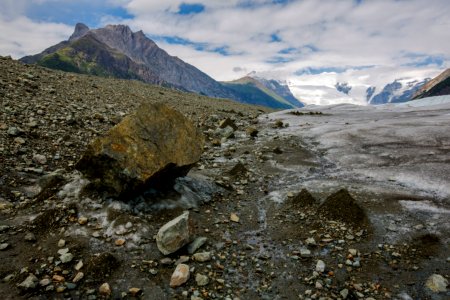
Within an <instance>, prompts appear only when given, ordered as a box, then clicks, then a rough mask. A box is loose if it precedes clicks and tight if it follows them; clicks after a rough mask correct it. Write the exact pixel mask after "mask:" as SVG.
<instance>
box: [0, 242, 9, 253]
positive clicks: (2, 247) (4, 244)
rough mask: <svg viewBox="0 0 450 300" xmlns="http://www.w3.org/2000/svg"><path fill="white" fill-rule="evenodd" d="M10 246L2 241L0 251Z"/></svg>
mask: <svg viewBox="0 0 450 300" xmlns="http://www.w3.org/2000/svg"><path fill="white" fill-rule="evenodd" d="M8 247H9V244H8V243H1V244H0V251H2V250H6V249H8Z"/></svg>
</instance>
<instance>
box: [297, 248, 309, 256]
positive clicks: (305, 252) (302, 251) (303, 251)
mask: <svg viewBox="0 0 450 300" xmlns="http://www.w3.org/2000/svg"><path fill="white" fill-rule="evenodd" d="M300 256H301V257H304V258H306V257H311V251H310V250H309V249H306V248H301V249H300Z"/></svg>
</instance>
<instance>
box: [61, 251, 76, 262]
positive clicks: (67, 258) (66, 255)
mask: <svg viewBox="0 0 450 300" xmlns="http://www.w3.org/2000/svg"><path fill="white" fill-rule="evenodd" d="M59 259H60V260H61V262H62V263H63V264H65V263H68V262H71V261H72V259H73V254H72V253H64V254H62V255H61V256H60V257H59Z"/></svg>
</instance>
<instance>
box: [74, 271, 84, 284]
mask: <svg viewBox="0 0 450 300" xmlns="http://www.w3.org/2000/svg"><path fill="white" fill-rule="evenodd" d="M83 277H84V273H83V272H78V273H77V275H75V277H74V278H73V280H72V282H75V283H77V282H78V281H80V280H81V279H83Z"/></svg>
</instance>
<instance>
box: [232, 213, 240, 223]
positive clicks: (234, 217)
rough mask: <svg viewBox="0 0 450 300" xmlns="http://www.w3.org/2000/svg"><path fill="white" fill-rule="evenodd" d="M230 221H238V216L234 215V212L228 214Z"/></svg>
mask: <svg viewBox="0 0 450 300" xmlns="http://www.w3.org/2000/svg"><path fill="white" fill-rule="evenodd" d="M230 221H231V222H235V223H239V217H238V215H236V214H235V213H231V214H230Z"/></svg>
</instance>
